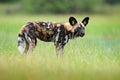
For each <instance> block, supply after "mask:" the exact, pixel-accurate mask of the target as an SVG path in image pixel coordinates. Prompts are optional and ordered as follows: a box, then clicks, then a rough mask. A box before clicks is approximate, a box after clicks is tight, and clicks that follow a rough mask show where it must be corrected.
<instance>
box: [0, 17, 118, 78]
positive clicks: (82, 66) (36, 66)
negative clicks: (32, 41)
mask: <svg viewBox="0 0 120 80" xmlns="http://www.w3.org/2000/svg"><path fill="white" fill-rule="evenodd" d="M69 16H71V15H11V16H9V15H0V80H80V79H81V80H120V15H74V16H75V17H76V18H77V19H78V20H79V21H81V20H82V19H83V18H84V17H85V16H89V17H90V22H89V24H88V26H87V27H86V35H85V37H83V38H77V39H75V40H70V41H69V43H68V44H67V45H66V46H65V50H64V55H63V56H62V57H60V58H57V57H56V54H55V48H54V44H53V43H45V42H42V41H38V44H37V47H36V48H35V50H34V52H33V53H32V54H29V55H21V54H19V52H18V50H17V34H18V31H19V29H20V27H21V26H22V25H24V24H25V23H27V22H29V21H56V22H68V18H69Z"/></svg>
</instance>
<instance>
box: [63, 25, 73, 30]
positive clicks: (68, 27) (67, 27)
mask: <svg viewBox="0 0 120 80" xmlns="http://www.w3.org/2000/svg"><path fill="white" fill-rule="evenodd" d="M63 25H64V27H65V28H66V30H68V31H71V30H72V29H73V27H72V26H71V25H70V24H69V23H64V24H63Z"/></svg>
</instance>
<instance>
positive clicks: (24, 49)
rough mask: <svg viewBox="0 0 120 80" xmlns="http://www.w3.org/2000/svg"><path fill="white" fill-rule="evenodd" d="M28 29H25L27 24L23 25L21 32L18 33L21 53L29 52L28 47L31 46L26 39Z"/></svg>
mask: <svg viewBox="0 0 120 80" xmlns="http://www.w3.org/2000/svg"><path fill="white" fill-rule="evenodd" d="M26 36H27V34H26V30H25V26H23V27H22V28H21V29H20V32H19V34H18V42H17V43H18V50H19V51H20V53H21V54H23V53H27V51H28V48H29V44H28V41H27V39H26Z"/></svg>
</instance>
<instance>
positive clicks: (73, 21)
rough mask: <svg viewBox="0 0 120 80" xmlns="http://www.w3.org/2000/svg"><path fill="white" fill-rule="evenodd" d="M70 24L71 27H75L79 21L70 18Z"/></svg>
mask: <svg viewBox="0 0 120 80" xmlns="http://www.w3.org/2000/svg"><path fill="white" fill-rule="evenodd" d="M69 23H70V25H72V26H74V25H76V24H77V20H76V19H75V18H74V17H70V18H69Z"/></svg>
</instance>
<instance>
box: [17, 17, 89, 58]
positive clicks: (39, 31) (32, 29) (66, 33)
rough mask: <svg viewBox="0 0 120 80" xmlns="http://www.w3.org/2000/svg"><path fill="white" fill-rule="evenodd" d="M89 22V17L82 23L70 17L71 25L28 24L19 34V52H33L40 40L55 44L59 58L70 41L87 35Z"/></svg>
mask: <svg viewBox="0 0 120 80" xmlns="http://www.w3.org/2000/svg"><path fill="white" fill-rule="evenodd" d="M88 21H89V17H85V18H84V19H83V20H82V22H77V20H76V19H75V18H74V17H70V18H69V23H54V22H28V23H27V24H26V25H24V26H23V27H22V28H21V29H20V32H19V34H18V50H19V51H20V52H21V53H29V52H31V51H32V50H33V49H34V48H35V46H36V44H37V38H38V39H40V40H42V41H45V42H54V45H55V47H56V54H57V56H58V55H61V54H62V53H63V48H64V46H65V44H66V43H68V41H69V39H74V38H77V37H83V36H84V35H85V26H86V25H87V24H88ZM24 44H26V46H24Z"/></svg>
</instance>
